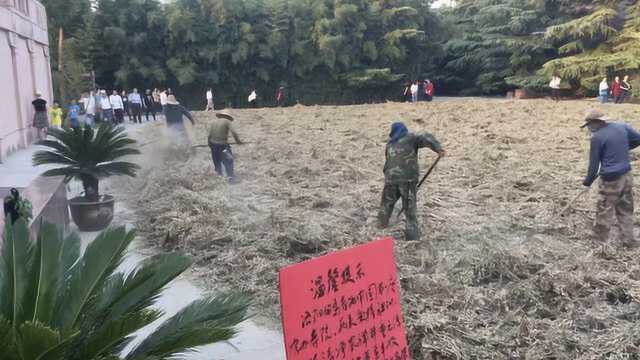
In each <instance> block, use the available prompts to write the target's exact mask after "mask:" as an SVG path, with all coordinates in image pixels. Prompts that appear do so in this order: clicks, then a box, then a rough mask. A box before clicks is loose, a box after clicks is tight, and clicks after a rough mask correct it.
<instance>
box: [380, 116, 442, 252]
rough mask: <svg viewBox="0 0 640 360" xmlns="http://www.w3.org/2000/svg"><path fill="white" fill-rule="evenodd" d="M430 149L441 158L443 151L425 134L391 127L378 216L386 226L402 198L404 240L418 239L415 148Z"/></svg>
mask: <svg viewBox="0 0 640 360" xmlns="http://www.w3.org/2000/svg"><path fill="white" fill-rule="evenodd" d="M424 147H429V148H430V149H431V150H433V151H435V152H437V153H438V155H439V156H443V155H444V150H443V149H442V146H440V143H439V142H438V140H436V138H435V137H434V136H433V135H431V134H429V133H425V132H421V133H415V134H414V133H410V132H409V130H408V129H407V127H406V126H405V124H404V123H402V122H396V123H393V124H392V125H391V133H390V134H389V142H388V143H387V146H386V150H385V157H386V161H385V164H384V190H383V191H382V205H381V207H380V212H379V213H378V223H379V226H380V227H381V228H386V227H387V226H388V225H389V218H390V217H391V214H392V213H393V208H394V205H395V203H396V202H397V201H398V199H400V198H402V210H403V211H404V213H405V216H406V231H405V236H406V239H407V240H420V228H419V226H418V218H417V211H416V208H417V206H416V192H417V188H418V176H419V167H418V149H420V148H424Z"/></svg>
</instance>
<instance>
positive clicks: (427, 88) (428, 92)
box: [424, 79, 434, 101]
mask: <svg viewBox="0 0 640 360" xmlns="http://www.w3.org/2000/svg"><path fill="white" fill-rule="evenodd" d="M433 90H434V89H433V83H432V82H431V80H429V79H427V80H425V81H424V96H425V98H426V99H427V101H431V100H433Z"/></svg>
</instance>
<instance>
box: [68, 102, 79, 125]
mask: <svg viewBox="0 0 640 360" xmlns="http://www.w3.org/2000/svg"><path fill="white" fill-rule="evenodd" d="M78 117H80V105H78V102H77V101H76V100H75V99H73V100H71V105H69V122H70V123H71V127H74V128H75V127H78V126H80V122H79V121H78Z"/></svg>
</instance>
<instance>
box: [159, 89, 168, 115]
mask: <svg viewBox="0 0 640 360" xmlns="http://www.w3.org/2000/svg"><path fill="white" fill-rule="evenodd" d="M167 96H168V94H167V90H165V89H162V92H160V105H161V106H162V114H164V111H165V110H166V108H167Z"/></svg>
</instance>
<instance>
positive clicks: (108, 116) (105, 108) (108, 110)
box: [100, 90, 113, 124]
mask: <svg viewBox="0 0 640 360" xmlns="http://www.w3.org/2000/svg"><path fill="white" fill-rule="evenodd" d="M100 109H101V110H102V117H101V118H102V121H104V122H106V123H109V124H113V107H112V106H111V100H110V99H109V96H107V90H100Z"/></svg>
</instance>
